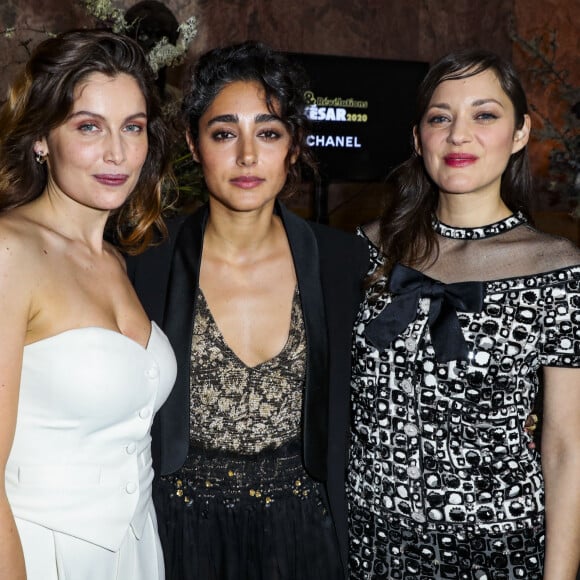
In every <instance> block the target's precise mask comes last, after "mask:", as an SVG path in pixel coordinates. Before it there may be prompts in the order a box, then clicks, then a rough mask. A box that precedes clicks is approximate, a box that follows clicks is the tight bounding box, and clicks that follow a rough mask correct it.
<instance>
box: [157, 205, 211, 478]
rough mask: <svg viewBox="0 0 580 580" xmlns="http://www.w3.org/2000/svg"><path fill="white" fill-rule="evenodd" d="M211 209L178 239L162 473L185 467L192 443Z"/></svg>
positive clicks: (168, 317)
mask: <svg viewBox="0 0 580 580" xmlns="http://www.w3.org/2000/svg"><path fill="white" fill-rule="evenodd" d="M207 215H208V212H207V209H206V208H202V209H201V210H199V211H198V212H196V213H195V214H194V215H193V216H191V218H188V219H187V220H186V221H185V222H184V224H183V227H182V228H181V231H180V232H179V236H178V238H177V240H176V242H175V252H174V254H173V259H172V264H171V271H170V274H169V285H168V290H167V303H166V305H165V318H164V322H163V329H164V331H165V333H166V334H167V337H168V338H169V341H170V342H171V345H172V346H173V349H174V351H175V356H176V358H177V379H176V381H175V387H174V388H173V391H172V392H171V394H170V396H169V398H168V399H167V402H166V403H165V405H163V407H162V409H161V411H160V431H161V433H160V435H161V446H162V460H161V471H162V473H164V474H165V473H171V472H173V471H175V470H176V469H178V468H179V467H181V466H182V464H183V462H184V461H185V458H186V456H187V449H188V445H189V388H190V387H189V380H190V361H191V354H190V353H191V339H192V334H193V317H194V299H195V294H196V292H197V288H198V284H199V266H200V261H201V253H202V246H203V232H204V229H205V223H206V221H207Z"/></svg>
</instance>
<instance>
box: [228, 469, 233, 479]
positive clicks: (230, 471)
mask: <svg viewBox="0 0 580 580" xmlns="http://www.w3.org/2000/svg"><path fill="white" fill-rule="evenodd" d="M234 475H235V472H234V471H233V470H232V469H229V470H228V477H233V476H234Z"/></svg>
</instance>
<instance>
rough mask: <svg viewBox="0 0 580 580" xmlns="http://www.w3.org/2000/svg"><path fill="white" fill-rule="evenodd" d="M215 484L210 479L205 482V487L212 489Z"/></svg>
mask: <svg viewBox="0 0 580 580" xmlns="http://www.w3.org/2000/svg"><path fill="white" fill-rule="evenodd" d="M212 485H213V484H212V482H211V481H210V480H209V479H206V480H205V487H211V486H212Z"/></svg>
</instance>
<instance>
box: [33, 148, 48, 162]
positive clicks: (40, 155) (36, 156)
mask: <svg viewBox="0 0 580 580" xmlns="http://www.w3.org/2000/svg"><path fill="white" fill-rule="evenodd" d="M34 160H35V161H36V163H38V164H39V165H44V163H46V155H45V154H44V153H43V152H42V151H36V152H35V153H34Z"/></svg>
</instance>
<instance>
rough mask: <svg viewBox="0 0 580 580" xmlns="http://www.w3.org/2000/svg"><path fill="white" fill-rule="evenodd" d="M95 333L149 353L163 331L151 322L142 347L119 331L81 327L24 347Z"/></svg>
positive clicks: (98, 327) (99, 327) (28, 347)
mask: <svg viewBox="0 0 580 580" xmlns="http://www.w3.org/2000/svg"><path fill="white" fill-rule="evenodd" d="M95 332H97V333H98V332H104V333H106V334H108V335H113V336H115V337H119V339H120V340H122V341H129V342H130V343H133V344H134V345H135V346H137V347H138V348H139V349H141V350H144V351H149V350H150V348H151V343H152V342H153V336H154V335H155V334H157V333H160V332H161V329H160V328H159V326H158V325H157V323H156V322H155V321H154V320H152V321H151V329H150V331H149V338H148V340H147V344H146V346H143V345H141V344H140V343H138V342H137V341H136V340H134V339H132V338H130V337H129V336H127V335H126V334H123V333H121V332H118V331H117V330H112V329H110V328H105V327H104V326H81V327H79V328H69V329H67V330H63V331H61V332H58V333H56V334H53V335H51V336H47V337H45V338H41V339H39V340H35V341H34V342H31V343H30V344H26V345H24V348H25V349H30V348H33V347H35V346H42V345H45V344H49V343H51V342H55V341H58V340H63V339H66V338H67V337H68V336H70V335H71V334H83V333H95Z"/></svg>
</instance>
